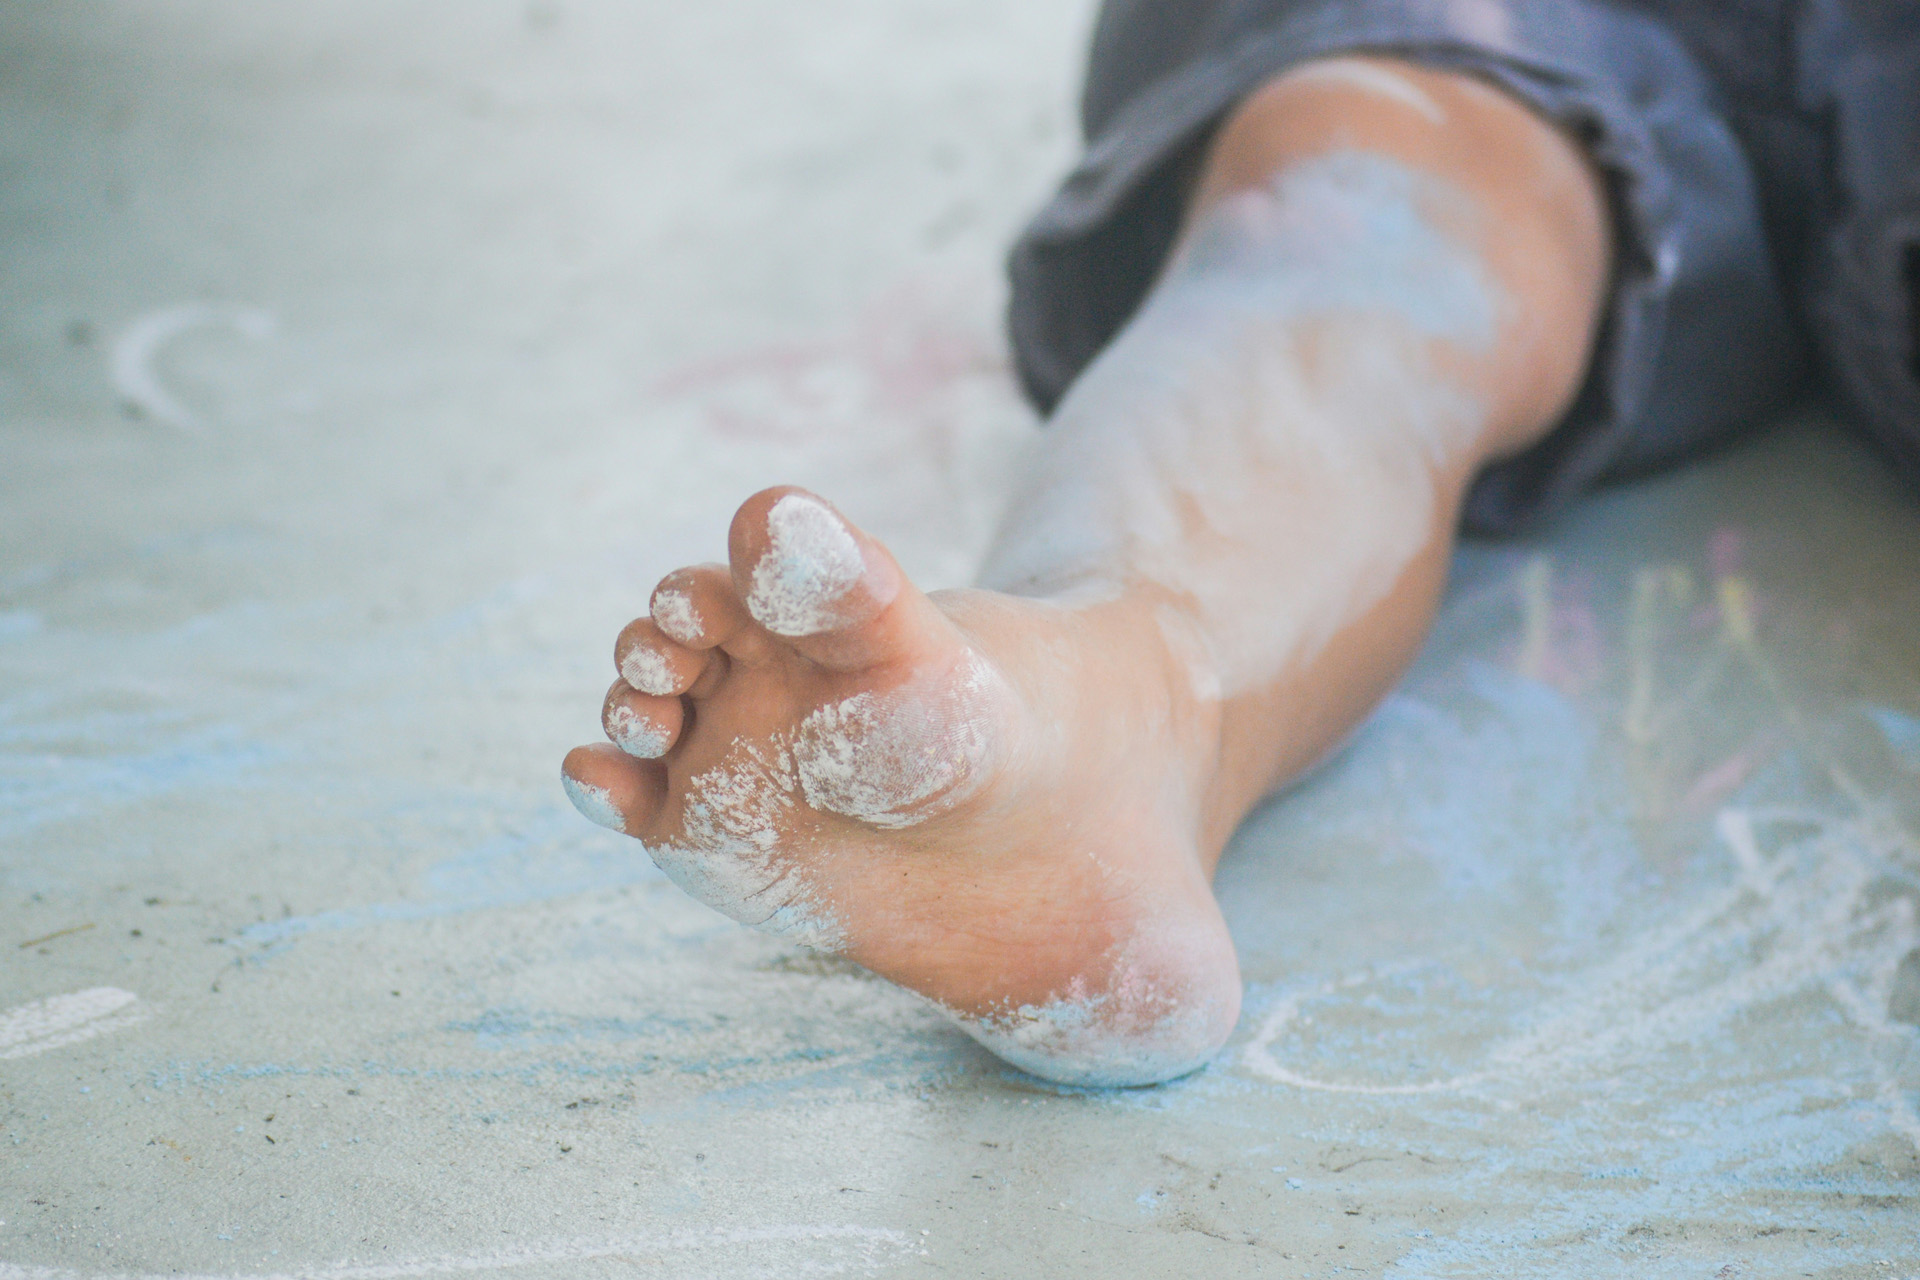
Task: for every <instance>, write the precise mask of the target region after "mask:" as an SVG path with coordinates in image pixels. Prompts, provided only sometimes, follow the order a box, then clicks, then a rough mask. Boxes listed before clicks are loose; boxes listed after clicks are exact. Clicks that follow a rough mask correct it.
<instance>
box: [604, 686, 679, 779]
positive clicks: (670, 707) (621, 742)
mask: <svg viewBox="0 0 1920 1280" xmlns="http://www.w3.org/2000/svg"><path fill="white" fill-rule="evenodd" d="M686 715H687V708H686V704H685V703H683V702H681V701H680V699H678V698H656V697H653V696H652V695H650V694H645V693H636V692H635V691H634V689H633V687H632V686H631V685H629V684H628V683H627V682H626V681H625V680H615V681H614V682H613V688H611V689H609V690H607V701H606V704H605V705H604V706H603V707H602V708H601V709H600V724H601V725H602V727H604V728H605V729H606V731H607V737H608V739H609V740H611V741H612V743H613V745H614V746H616V747H618V748H620V749H621V750H622V751H624V752H626V753H627V754H628V755H630V756H633V757H635V758H636V759H640V760H658V759H659V758H660V757H661V756H664V755H666V754H667V752H669V751H671V750H673V744H674V743H675V742H677V741H678V740H679V738H680V729H681V727H682V725H683V724H684V723H685V721H686Z"/></svg>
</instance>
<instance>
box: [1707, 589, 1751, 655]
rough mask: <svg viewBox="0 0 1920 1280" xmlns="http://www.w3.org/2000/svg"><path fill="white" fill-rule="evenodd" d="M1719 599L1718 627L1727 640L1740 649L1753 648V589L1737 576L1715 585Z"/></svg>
mask: <svg viewBox="0 0 1920 1280" xmlns="http://www.w3.org/2000/svg"><path fill="white" fill-rule="evenodd" d="M1715 586H1716V587H1717V588H1718V595H1719V597H1720V600H1719V603H1720V627H1721V631H1722V633H1723V634H1724V635H1725V636H1726V638H1727V640H1728V641H1729V642H1730V643H1732V644H1734V645H1736V646H1738V647H1739V648H1741V649H1746V650H1749V651H1751V650H1752V649H1753V647H1754V626H1753V587H1752V585H1751V584H1750V583H1748V581H1747V580H1746V579H1745V578H1743V577H1741V576H1739V575H1738V574H1729V575H1728V576H1727V577H1724V578H1722V579H1720V581H1719V582H1718V583H1716V584H1715Z"/></svg>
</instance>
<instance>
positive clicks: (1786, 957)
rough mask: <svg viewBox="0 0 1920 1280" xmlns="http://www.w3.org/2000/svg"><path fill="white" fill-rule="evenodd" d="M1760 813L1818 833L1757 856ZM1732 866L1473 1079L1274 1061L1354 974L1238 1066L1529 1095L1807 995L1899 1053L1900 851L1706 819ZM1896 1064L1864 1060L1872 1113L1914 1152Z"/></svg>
mask: <svg viewBox="0 0 1920 1280" xmlns="http://www.w3.org/2000/svg"><path fill="white" fill-rule="evenodd" d="M1757 817H1760V818H1767V819H1773V818H1777V819H1779V820H1780V825H1781V827H1782V828H1783V829H1784V830H1787V831H1791V830H1793V829H1794V828H1796V827H1799V826H1801V825H1802V824H1804V825H1806V826H1810V827H1812V828H1813V829H1814V832H1815V833H1814V834H1813V835H1810V836H1807V837H1805V838H1804V839H1799V840H1789V841H1787V843H1786V845H1785V847H1783V848H1782V850H1781V851H1780V852H1779V853H1778V854H1776V855H1774V856H1772V857H1769V856H1767V855H1766V854H1765V853H1763V852H1762V851H1761V848H1760V842H1759V839H1758V837H1757V835H1756V831H1755V819H1756V818H1757ZM1716 827H1717V831H1718V834H1719V836H1720V839H1721V842H1722V843H1723V844H1724V845H1725V847H1726V848H1727V850H1728V851H1729V852H1730V853H1731V854H1732V855H1733V858H1734V862H1735V870H1736V878H1735V879H1734V881H1733V883H1731V884H1729V885H1728V886H1727V887H1726V888H1724V889H1722V890H1721V891H1719V892H1718V893H1716V894H1713V895H1712V896H1710V897H1709V898H1707V899H1706V900H1705V901H1704V902H1702V903H1701V904H1700V905H1699V906H1698V907H1696V908H1694V909H1693V910H1692V911H1690V912H1688V913H1686V914H1685V915H1683V916H1681V917H1680V918H1678V919H1676V920H1674V921H1673V922H1671V923H1670V924H1667V925H1666V926H1664V927H1661V928H1657V929H1654V930H1651V931H1649V932H1648V933H1647V934H1646V935H1645V936H1643V937H1641V938H1640V939H1638V940H1636V941H1633V942H1631V943H1629V944H1627V945H1626V946H1624V947H1623V948H1622V949H1621V951H1620V952H1619V954H1618V955H1616V956H1614V957H1612V958H1611V959H1609V960H1606V961H1604V962H1602V963H1600V964H1598V965H1596V966H1595V967H1594V968H1593V969H1592V970H1591V971H1589V972H1588V973H1586V974H1583V975H1581V977H1580V978H1579V980H1578V982H1577V984H1576V985H1574V986H1573V987H1572V988H1571V990H1570V992H1569V994H1568V995H1567V996H1565V997H1563V998H1562V999H1561V1000H1560V1001H1558V1002H1557V1003H1556V1005H1555V1006H1553V1007H1550V1008H1548V1009H1546V1010H1543V1011H1542V1012H1541V1014H1540V1015H1539V1016H1538V1017H1537V1018H1536V1019H1534V1020H1533V1021H1532V1025H1531V1026H1530V1028H1529V1029H1528V1030H1526V1031H1525V1032H1523V1033H1522V1034H1520V1035H1518V1036H1515V1037H1514V1038H1512V1039H1510V1040H1508V1041H1506V1042H1505V1043H1502V1044H1498V1045H1496V1046H1494V1047H1493V1048H1492V1049H1491V1051H1490V1052H1489V1053H1488V1054H1487V1056H1486V1058H1485V1060H1484V1063H1483V1065H1482V1066H1480V1067H1479V1068H1477V1069H1475V1070H1473V1071H1469V1072H1465V1073H1461V1074H1457V1075H1450V1076H1446V1077H1441V1078H1436V1079H1432V1080H1426V1081H1414V1082H1408V1083H1404V1084H1367V1083H1359V1082H1348V1081H1340V1080H1329V1079H1323V1078H1318V1077H1315V1076H1313V1075H1310V1074H1308V1073H1306V1072H1304V1071H1299V1070H1296V1069H1294V1068H1292V1067H1289V1066H1288V1065H1286V1063H1285V1062H1284V1061H1283V1057H1284V1054H1283V1052H1282V1050H1281V1048H1280V1046H1281V1043H1282V1041H1283V1040H1284V1039H1285V1038H1286V1037H1287V1036H1288V1035H1289V1033H1290V1032H1291V1031H1292V1030H1293V1029H1294V1027H1295V1026H1297V1025H1298V1024H1299V1022H1300V1020H1301V1019H1302V1017H1303V1011H1304V1010H1305V1009H1306V1008H1308V1007H1310V1006H1314V1005H1320V1004H1324V1003H1326V1002H1335V1001H1342V1000H1353V999H1361V998H1364V995H1365V988H1366V987H1367V986H1369V985H1370V983H1371V982H1372V981H1373V980H1374V978H1375V977H1376V976H1377V975H1371V974H1358V975H1354V976H1353V977H1350V978H1347V979H1343V980H1341V981H1338V982H1333V983H1328V984H1326V985H1324V986H1321V987H1319V988H1317V989H1313V990H1308V991H1304V992H1301V993H1298V994H1296V995H1294V996H1291V997H1289V998H1287V999H1285V1000H1283V1001H1282V1002H1281V1003H1280V1004H1279V1005H1278V1006H1276V1007H1275V1008H1274V1009H1273V1010H1272V1011H1270V1012H1269V1013H1268V1014H1267V1015H1266V1017H1265V1018H1264V1019H1263V1020H1262V1022H1261V1024H1260V1028H1259V1030H1258V1032H1257V1033H1256V1034H1255V1035H1254V1038H1253V1041H1252V1043H1250V1044H1249V1045H1248V1046H1247V1048H1246V1051H1245V1053H1244V1055H1243V1059H1242V1061H1243V1062H1244V1064H1245V1066H1246V1068H1247V1069H1248V1070H1249V1071H1251V1072H1252V1073H1253V1074H1255V1075H1258V1076H1262V1077H1265V1078H1266V1079H1269V1080H1273V1081H1275V1082H1277V1083H1281V1084H1286V1085H1291V1086H1293V1087H1295V1088H1300V1089H1310V1090H1316V1091H1321V1092H1329V1093H1349V1094H1376V1095H1393V1094H1424V1093H1443V1092H1474V1091H1485V1090H1494V1089H1500V1090H1513V1089H1516V1088H1517V1089H1519V1090H1521V1091H1522V1092H1523V1093H1524V1094H1526V1095H1529V1096H1532V1095H1537V1094H1539V1093H1540V1092H1542V1091H1544V1090H1548V1089H1552V1088H1555V1087H1559V1086H1563V1085H1566V1084H1569V1083H1572V1082H1574V1081H1577V1080H1579V1079H1582V1078H1586V1077H1591V1076H1594V1075H1607V1074H1610V1073H1613V1072H1617V1071H1618V1070H1619V1069H1620V1067H1621V1066H1622V1065H1624V1064H1626V1063H1628V1062H1632V1061H1635V1060H1641V1059H1646V1058H1651V1057H1655V1056H1657V1055H1659V1054H1661V1053H1664V1052H1667V1051H1670V1050H1671V1049H1673V1048H1675V1047H1677V1046H1681V1045H1685V1044H1687V1043H1689V1042H1691V1041H1693V1040H1695V1039H1697V1038H1700V1037H1704V1036H1709V1035H1715V1034H1718V1031H1719V1029H1720V1028H1722V1027H1723V1026H1724V1025H1725V1024H1726V1023H1727V1022H1728V1021H1729V1020H1730V1019H1732V1018H1735V1017H1737V1016H1739V1015H1740V1014H1742V1013H1744V1012H1747V1011H1750V1010H1754V1009H1756V1008H1759V1007H1761V1006H1764V1005H1767V1004H1770V1003H1773V1002H1777V1001H1781V1000H1785V999H1787V998H1789V997H1791V996H1793V995H1795V994H1798V993H1803V992H1809V991H1817V992H1822V993H1824V994H1825V995H1827V996H1828V997H1829V998H1831V999H1832V1000H1833V1001H1834V1003H1835V1004H1836V1005H1837V1006H1838V1007H1839V1009H1840V1010H1841V1012H1842V1013H1844V1014H1845V1016H1846V1017H1847V1018H1848V1019H1849V1020H1851V1021H1852V1022H1854V1023H1855V1024H1856V1025H1858V1026H1859V1027H1860V1028H1861V1029H1862V1030H1863V1031H1865V1032H1866V1033H1868V1035H1869V1036H1871V1037H1873V1038H1874V1039H1876V1040H1885V1041H1886V1042H1887V1043H1888V1045H1889V1046H1892V1047H1894V1048H1899V1047H1901V1046H1904V1045H1906V1044H1908V1043H1910V1042H1911V1040H1912V1032H1911V1031H1910V1030H1909V1029H1907V1028H1904V1027H1901V1026H1899V1025H1897V1024H1895V1023H1893V1022H1892V1021H1891V1019H1890V1018H1889V1017H1888V1016H1887V1012H1886V1010H1887V1006H1888V1003H1889V999H1890V996H1891V991H1892V985H1893V981H1894V976H1895V974H1896V973H1897V972H1898V968H1899V965H1900V962H1901V960H1902V958H1903V957H1904V956H1906V955H1907V953H1908V952H1910V951H1911V950H1912V949H1913V948H1914V946H1915V945H1916V944H1917V943H1920V926H1916V923H1915V918H1914V915H1915V913H1914V907H1913V902H1912V900H1911V899H1909V898H1906V897H1894V898H1891V899H1889V898H1886V897H1884V896H1882V895H1881V893H1880V892H1879V891H1878V885H1879V882H1880V881H1881V873H1880V871H1879V869H1878V866H1877V865H1876V864H1885V863H1886V862H1888V861H1891V860H1893V859H1894V858H1895V857H1896V854H1897V851H1896V850H1895V849H1894V848H1893V847H1892V846H1891V845H1890V844H1889V842H1888V839H1887V838H1886V837H1885V836H1884V835H1876V833H1875V832H1874V831H1873V830H1872V829H1871V828H1870V827H1869V826H1867V825H1862V824H1854V823H1846V822H1832V821H1826V820H1821V819H1818V818H1816V817H1813V816H1812V815H1809V814H1805V813H1799V812H1781V813H1778V814H1753V813H1749V812H1748V811H1746V810H1742V809H1727V810H1723V811H1722V812H1721V814H1720V816H1719V818H1718V821H1717V823H1716ZM1897 1060H1898V1055H1897V1054H1895V1053H1887V1054H1883V1055H1881V1056H1880V1057H1878V1058H1876V1070H1877V1071H1878V1073H1879V1084H1878V1088H1877V1092H1878V1099H1877V1100H1878V1101H1879V1102H1880V1103H1881V1104H1882V1105H1883V1106H1884V1107H1885V1108H1886V1110H1887V1114H1888V1117H1889V1121H1890V1123H1891V1125H1892V1127H1893V1128H1894V1129H1895V1130H1896V1131H1897V1132H1900V1133H1902V1134H1904V1135H1905V1136H1906V1137H1907V1138H1909V1139H1910V1140H1912V1141H1913V1142H1914V1143H1915V1144H1916V1145H1920V1117H1917V1116H1916V1115H1915V1111H1914V1107H1913V1104H1912V1103H1911V1101H1910V1100H1909V1099H1908V1098H1907V1096H1906V1093H1905V1091H1904V1090H1905V1086H1903V1084H1902V1082H1901V1079H1900V1076H1899V1073H1898V1071H1897V1068H1896V1064H1897Z"/></svg>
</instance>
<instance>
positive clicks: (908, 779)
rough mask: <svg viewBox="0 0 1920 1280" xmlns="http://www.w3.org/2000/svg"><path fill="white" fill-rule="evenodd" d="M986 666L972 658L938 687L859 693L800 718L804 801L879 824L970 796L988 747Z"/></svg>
mask: <svg viewBox="0 0 1920 1280" xmlns="http://www.w3.org/2000/svg"><path fill="white" fill-rule="evenodd" d="M993 679H994V677H993V674H992V670H991V668H989V667H988V666H987V665H986V664H985V663H984V662H981V661H980V660H979V659H978V658H976V657H973V656H972V655H969V656H968V658H967V661H966V662H965V664H964V665H963V666H962V667H961V668H960V669H959V670H958V671H957V672H956V673H953V674H950V675H949V676H948V677H947V678H946V679H945V681H943V682H942V685H941V687H939V688H938V689H937V690H936V689H927V688H915V687H913V686H909V687H907V688H904V689H895V690H890V691H888V692H886V693H861V694H856V695H855V696H853V697H851V698H848V699H846V700H845V701H843V702H838V703H834V704H831V705H828V706H824V707H820V708H818V709H817V710H815V711H814V712H813V713H812V714H810V715H809V716H808V717H807V718H806V719H805V720H804V721H802V722H801V725H800V730H799V733H798V734H797V735H796V737H795V740H794V747H793V756H794V764H795V769H796V772H797V773H798V775H799V779H800V789H801V792H802V793H803V794H804V795H805V796H806V799H807V803H808V804H810V805H812V806H813V807H814V808H816V809H824V810H826V811H827V812H829V813H838V814H843V815H845V816H846V817H849V818H857V819H859V820H860V821H862V822H868V823H872V824H873V825H874V826H877V827H896V828H897V827H909V826H913V825H915V824H916V823H920V822H924V821H926V820H927V819H928V818H929V817H931V816H933V815H934V814H935V813H939V812H943V811H945V810H946V809H949V808H951V807H952V806H953V805H955V804H958V803H959V802H960V801H962V800H964V799H965V798H966V797H967V796H969V795H972V794H973V792H974V791H975V790H976V789H977V787H978V784H979V783H980V781H981V779H982V775H983V772H984V765H985V762H986V759H987V755H988V749H989V743H990V741H991V734H990V727H991V723H992V714H993V708H992V707H991V705H990V698H991V695H990V694H989V692H988V690H989V687H990V683H991V682H992V681H993Z"/></svg>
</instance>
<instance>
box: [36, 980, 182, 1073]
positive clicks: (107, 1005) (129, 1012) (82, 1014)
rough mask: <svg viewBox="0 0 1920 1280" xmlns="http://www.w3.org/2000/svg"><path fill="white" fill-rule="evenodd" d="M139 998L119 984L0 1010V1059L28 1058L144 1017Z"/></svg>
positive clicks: (77, 1042) (131, 1024)
mask: <svg viewBox="0 0 1920 1280" xmlns="http://www.w3.org/2000/svg"><path fill="white" fill-rule="evenodd" d="M139 1004H140V998H139V997H138V996H136V995H134V994H133V992H131V991H122V990H121V989H120V988H118V987H89V988H87V989H86V990H85V991H74V992H71V993H69V994H67V995H62V996H48V997H47V998H46V999H44V1000H34V1001H31V1002H30V1003H27V1004H23V1005H18V1006H16V1007H14V1008H12V1009H9V1010H7V1011H6V1012H5V1013H0V1060H5V1059H10V1058H31V1057H34V1056H36V1055H38V1054H42V1053H47V1052H50V1051H51V1050H54V1049H63V1048H65V1047H66V1046H68V1045H72V1044H79V1043H80V1042H81V1041H83V1040H91V1039H93V1038H94V1037H95V1036H103V1035H106V1034H107V1033H108V1032H110V1031H119V1030H121V1029H122V1028H124V1027H130V1026H133V1025H134V1024H135V1023H137V1022H142V1021H145V1019H146V1016H147V1015H146V1011H145V1009H144V1008H141V1007H138V1006H139Z"/></svg>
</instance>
